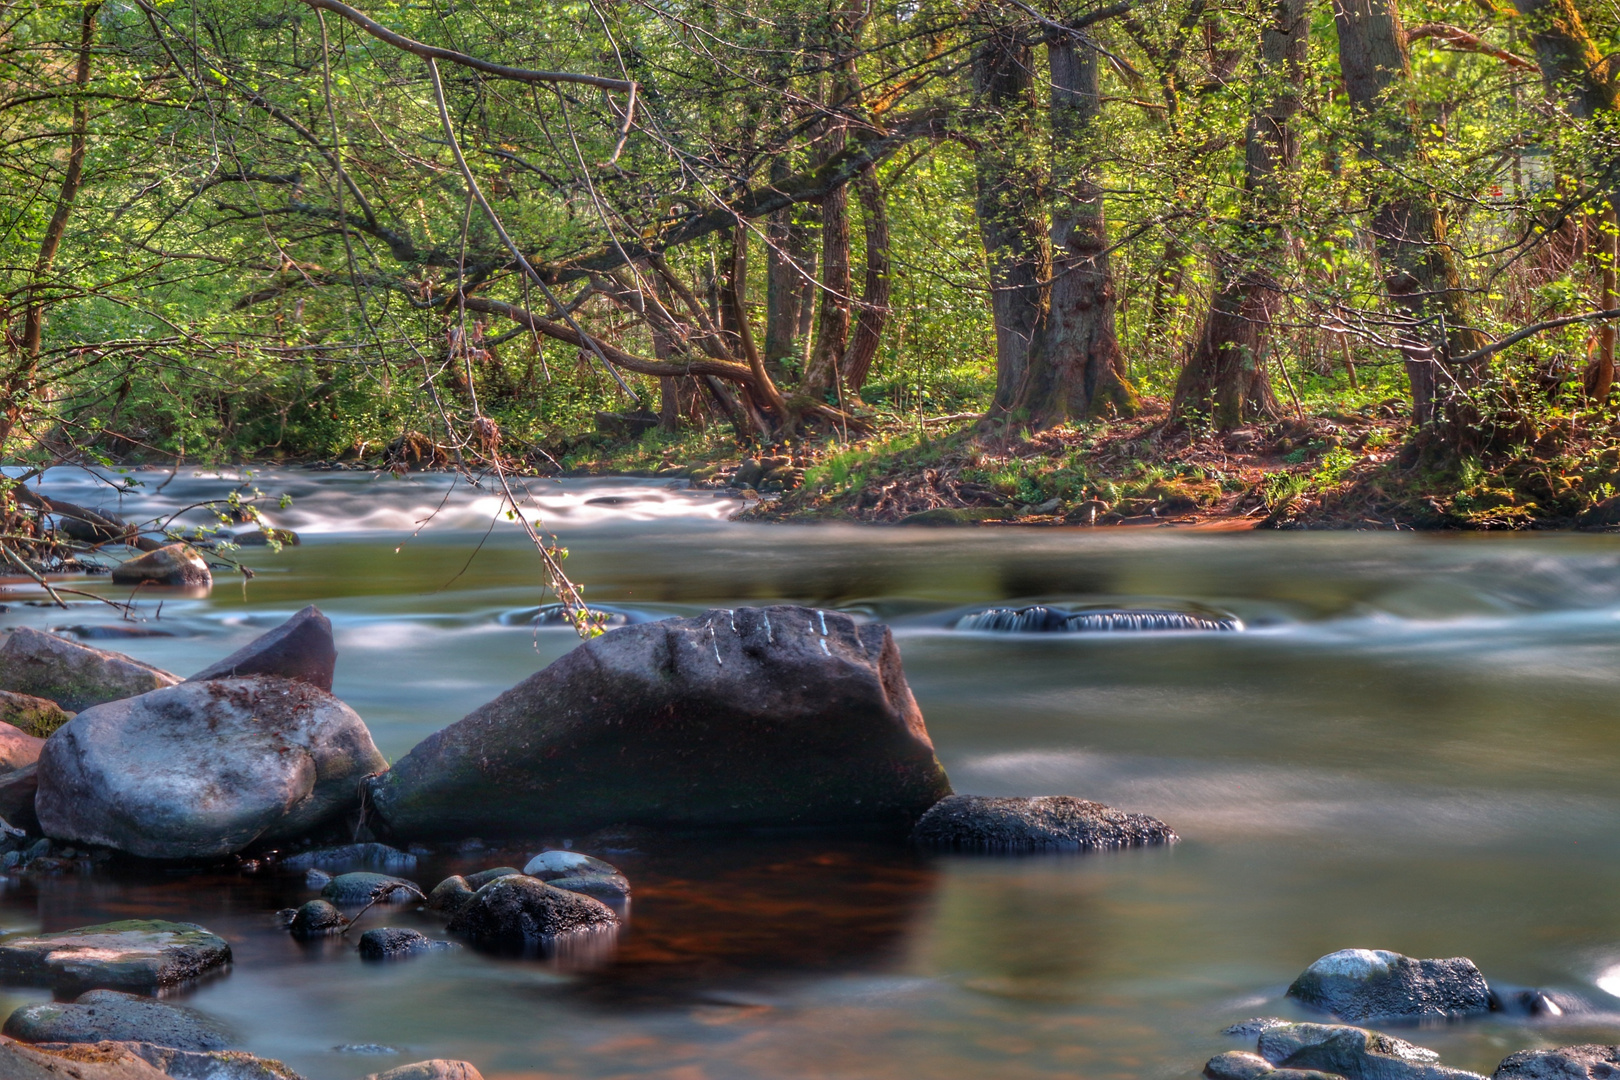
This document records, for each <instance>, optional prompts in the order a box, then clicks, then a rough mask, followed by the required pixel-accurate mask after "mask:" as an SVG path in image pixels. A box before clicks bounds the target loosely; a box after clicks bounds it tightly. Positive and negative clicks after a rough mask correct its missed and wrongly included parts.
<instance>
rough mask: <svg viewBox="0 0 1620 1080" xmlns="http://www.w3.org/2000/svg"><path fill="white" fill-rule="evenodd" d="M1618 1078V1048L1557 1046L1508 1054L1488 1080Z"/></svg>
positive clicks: (1619, 1069)
mask: <svg viewBox="0 0 1620 1080" xmlns="http://www.w3.org/2000/svg"><path fill="white" fill-rule="evenodd" d="M1617 1076H1620V1046H1594V1045H1591V1044H1588V1045H1585V1046H1560V1047H1557V1048H1555V1049H1552V1050H1520V1051H1519V1052H1518V1053H1517V1054H1509V1055H1508V1056H1507V1057H1506V1058H1504V1059H1503V1060H1502V1064H1500V1065H1498V1066H1497V1067H1496V1071H1495V1072H1494V1073H1492V1074H1491V1080H1599V1078H1603V1080H1610V1078H1613V1077H1617Z"/></svg>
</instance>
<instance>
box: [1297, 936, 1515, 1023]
mask: <svg viewBox="0 0 1620 1080" xmlns="http://www.w3.org/2000/svg"><path fill="white" fill-rule="evenodd" d="M1288 996H1289V997H1291V998H1293V999H1294V1000H1296V1001H1298V1002H1300V1003H1301V1004H1303V1005H1307V1006H1309V1007H1311V1008H1313V1009H1319V1010H1321V1011H1322V1012H1325V1013H1331V1014H1332V1015H1334V1016H1337V1017H1339V1018H1340V1019H1342V1020H1349V1021H1352V1022H1354V1023H1367V1022H1371V1021H1388V1020H1417V1019H1421V1018H1424V1017H1448V1018H1449V1017H1461V1016H1475V1015H1479V1014H1482V1013H1487V1012H1490V1010H1491V992H1490V987H1488V986H1487V985H1486V983H1485V976H1483V975H1481V974H1480V973H1479V968H1477V967H1475V966H1474V962H1473V961H1472V960H1469V959H1467V958H1465V957H1460V956H1459V957H1453V958H1452V959H1449V960H1414V959H1412V958H1411V957H1409V956H1402V955H1401V954H1400V953H1393V952H1386V951H1384V950H1382V949H1341V950H1339V951H1338V952H1335V953H1329V954H1328V955H1326V956H1324V957H1322V958H1321V959H1320V960H1318V961H1316V962H1315V963H1314V964H1312V965H1311V966H1310V967H1308V968H1306V969H1305V971H1304V973H1303V974H1301V975H1300V977H1299V978H1297V979H1295V980H1294V984H1293V985H1292V986H1290V987H1289V988H1288Z"/></svg>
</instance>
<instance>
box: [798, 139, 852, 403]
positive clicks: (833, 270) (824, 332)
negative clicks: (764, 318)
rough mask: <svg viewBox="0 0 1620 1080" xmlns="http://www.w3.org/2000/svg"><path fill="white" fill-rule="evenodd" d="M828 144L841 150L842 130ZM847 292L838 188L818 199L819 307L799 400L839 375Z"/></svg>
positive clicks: (844, 202) (844, 209)
mask: <svg viewBox="0 0 1620 1080" xmlns="http://www.w3.org/2000/svg"><path fill="white" fill-rule="evenodd" d="M831 141H832V142H833V144H834V145H833V148H832V151H831V152H833V153H836V152H837V151H838V150H839V149H842V147H843V142H844V137H843V132H842V130H840V131H838V132H835V133H834V136H833V137H832V139H831ZM850 289H851V285H850V276H849V189H848V187H839V188H836V189H834V190H833V191H831V192H828V193H827V196H826V197H825V198H823V199H822V200H821V290H820V291H821V304H820V313H819V315H818V316H817V319H816V342H815V348H814V349H813V350H812V351H811V353H810V362H809V363H808V364H807V365H805V369H804V380H803V382H801V383H800V385H799V390H798V395H797V396H799V397H801V398H803V399H806V400H811V401H820V400H821V399H822V397H823V396H824V395H825V394H826V392H827V391H828V390H829V389H831V388H832V385H833V380H834V379H836V378H838V376H839V371H838V361H839V359H840V358H841V357H843V355H844V350H845V349H846V348H848V346H849V303H850Z"/></svg>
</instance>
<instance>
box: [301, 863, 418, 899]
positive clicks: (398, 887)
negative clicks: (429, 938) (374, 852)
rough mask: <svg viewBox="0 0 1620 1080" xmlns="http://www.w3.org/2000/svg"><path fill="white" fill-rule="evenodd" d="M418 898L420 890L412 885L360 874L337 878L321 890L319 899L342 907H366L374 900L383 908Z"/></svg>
mask: <svg viewBox="0 0 1620 1080" xmlns="http://www.w3.org/2000/svg"><path fill="white" fill-rule="evenodd" d="M421 895H422V890H421V887H420V886H418V885H417V884H416V882H414V881H406V880H405V879H404V878H397V877H391V876H389V875H387V874H370V873H365V872H363V871H362V872H357V873H353V874H339V875H338V876H337V877H335V878H333V879H332V880H331V881H329V882H327V883H326V888H324V889H322V890H321V897H322V899H325V900H328V901H330V902H332V903H334V904H338V905H341V906H343V907H349V906H353V905H358V904H369V903H371V902H372V901H373V900H375V901H377V902H378V903H384V904H402V903H405V902H406V901H407V900H413V899H417V898H419V897H421Z"/></svg>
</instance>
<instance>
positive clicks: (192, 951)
mask: <svg viewBox="0 0 1620 1080" xmlns="http://www.w3.org/2000/svg"><path fill="white" fill-rule="evenodd" d="M230 959H231V947H230V945H228V944H226V942H225V939H224V938H222V937H219V936H217V935H215V934H211V933H209V932H208V931H207V930H204V929H203V928H202V927H200V926H197V925H196V924H194V923H176V922H163V921H161V920H157V919H126V920H123V921H121V922H111V923H101V924H99V925H96V926H81V927H79V928H78V929H75V930H63V931H60V932H58V933H54V934H32V935H30V934H16V935H12V936H10V937H6V938H0V978H5V979H9V980H12V981H15V982H22V983H29V984H32V985H37V986H49V987H52V988H54V989H59V990H60V989H78V990H89V989H112V990H153V989H156V988H158V987H163V986H173V985H175V984H176V983H181V982H185V981H187V980H188V979H194V978H196V977H198V976H200V975H205V974H207V973H208V972H210V971H213V970H215V969H216V968H220V967H223V966H224V965H225V964H227V963H229V962H230Z"/></svg>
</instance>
